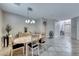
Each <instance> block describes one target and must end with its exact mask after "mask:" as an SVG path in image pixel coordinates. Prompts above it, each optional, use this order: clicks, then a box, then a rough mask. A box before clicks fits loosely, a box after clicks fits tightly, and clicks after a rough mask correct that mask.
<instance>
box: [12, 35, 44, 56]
mask: <svg viewBox="0 0 79 59" xmlns="http://www.w3.org/2000/svg"><path fill="white" fill-rule="evenodd" d="M41 38H44V35H42V34H32V35H27V36H22V37H19V38H15V39H14V40H13V45H15V44H20V43H23V44H24V45H25V48H26V51H25V52H26V56H28V54H29V49H28V43H30V42H34V41H37V42H38V41H39V40H40V39H41Z"/></svg>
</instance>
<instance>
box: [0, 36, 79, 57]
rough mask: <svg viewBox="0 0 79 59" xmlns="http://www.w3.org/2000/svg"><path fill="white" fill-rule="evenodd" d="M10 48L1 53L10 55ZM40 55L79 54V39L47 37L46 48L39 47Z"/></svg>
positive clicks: (0, 53)
mask: <svg viewBox="0 0 79 59" xmlns="http://www.w3.org/2000/svg"><path fill="white" fill-rule="evenodd" d="M9 51H10V48H3V49H2V50H0V55H3V56H6V55H9V54H8V53H9ZM39 56H79V40H71V38H70V37H57V38H54V39H47V41H46V43H45V44H44V48H42V49H39Z"/></svg>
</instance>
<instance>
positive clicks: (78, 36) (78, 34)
mask: <svg viewBox="0 0 79 59" xmlns="http://www.w3.org/2000/svg"><path fill="white" fill-rule="evenodd" d="M77 40H79V17H77Z"/></svg>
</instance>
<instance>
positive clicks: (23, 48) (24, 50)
mask: <svg viewBox="0 0 79 59" xmlns="http://www.w3.org/2000/svg"><path fill="white" fill-rule="evenodd" d="M24 52H25V48H24V47H23V56H24Z"/></svg>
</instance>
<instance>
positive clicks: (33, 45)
mask: <svg viewBox="0 0 79 59" xmlns="http://www.w3.org/2000/svg"><path fill="white" fill-rule="evenodd" d="M28 46H29V47H31V48H35V47H37V46H38V45H37V44H33V43H29V44H28Z"/></svg>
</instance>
